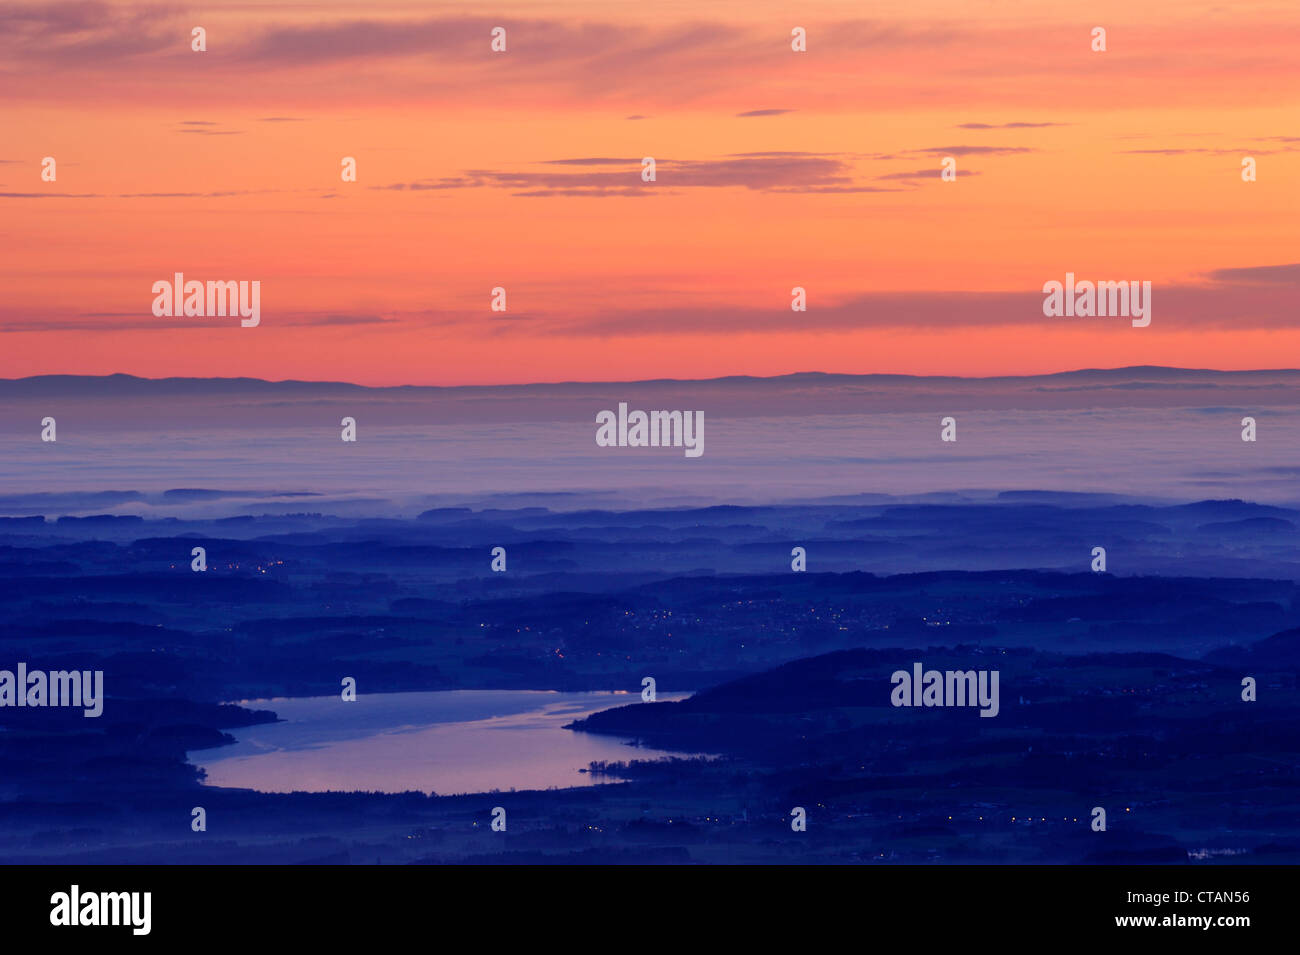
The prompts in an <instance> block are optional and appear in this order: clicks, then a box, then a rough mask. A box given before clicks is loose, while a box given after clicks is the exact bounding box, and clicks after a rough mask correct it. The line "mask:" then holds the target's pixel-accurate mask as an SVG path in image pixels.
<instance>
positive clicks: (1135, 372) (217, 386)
mask: <svg viewBox="0 0 1300 955" xmlns="http://www.w3.org/2000/svg"><path fill="white" fill-rule="evenodd" d="M1280 378H1285V379H1291V378H1294V379H1297V380H1300V369H1295V368H1278V369H1250V370H1244V371H1223V370H1219V369H1211V368H1176V367H1169V366H1163V365H1132V366H1125V367H1121V368H1081V369H1075V370H1072V371H1060V372H1049V373H1046V374H1041V375H993V376H985V377H977V376H970V377H966V376H960V375H906V374H893V373H879V374H877V373H868V374H845V373H838V372H820V371H802V372H792V373H790V374H785V375H769V376H755V375H725V376H720V377H716V378H647V379H635V380H628V381H556V382H523V383H513V384H511V383H506V384H492V385H418V384H404V385H362V384H356V383H353V382H345V381H326V380H320V381H304V380H299V379H284V380H279V381H272V380H269V379H265V378H250V377H247V376H237V377H230V378H225V377H201V378H195V377H181V376H176V377H167V378H144V377H140V376H138V375H130V374H126V373H123V372H117V373H114V374H110V375H66V374H51V375H29V376H26V377H22V378H0V396H15V397H16V396H36V395H41V394H59V395H66V396H69V397H72V396H76V395H78V394H80V395H86V396H90V395H105V394H111V395H118V396H122V397H128V396H131V395H136V394H186V393H191V394H211V393H213V392H226V393H231V392H241V391H242V392H247V393H261V394H266V393H273V392H274V393H301V392H305V391H316V392H331V393H345V392H346V393H355V392H358V391H361V392H378V393H401V394H409V393H411V392H422V391H427V392H437V393H446V392H465V393H472V392H476V391H479V392H481V391H503V392H520V391H529V390H534V389H571V388H575V387H579V388H597V389H600V390H602V391H607V390H609V389H610V388H614V387H649V386H662V385H675V386H718V385H749V386H755V387H763V386H778V387H779V386H782V385H800V384H819V385H851V384H891V383H896V384H909V383H910V384H920V383H925V382H936V383H937V382H954V383H956V382H960V383H966V384H976V383H982V384H991V383H1001V384H1013V383H1029V382H1050V381H1060V382H1087V381H1094V382H1114V381H1160V382H1179V381H1183V382H1187V381H1197V382H1204V381H1206V380H1220V381H1224V382H1231V381H1245V380H1277V379H1280Z"/></svg>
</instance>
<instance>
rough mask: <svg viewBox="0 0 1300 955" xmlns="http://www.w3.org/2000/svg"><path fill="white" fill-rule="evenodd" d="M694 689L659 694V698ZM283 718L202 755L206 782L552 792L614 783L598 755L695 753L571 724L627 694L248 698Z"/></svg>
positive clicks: (196, 758) (196, 756)
mask: <svg viewBox="0 0 1300 955" xmlns="http://www.w3.org/2000/svg"><path fill="white" fill-rule="evenodd" d="M686 695H687V694H661V695H660V696H659V700H660V701H661V702H669V701H672V700H679V699H683V698H685V696H686ZM239 703H240V705H241V706H246V707H250V708H252V709H264V710H273V711H274V712H275V713H276V714H277V715H278V716H279V717H280V718H281V720H283V721H284V722H280V723H268V724H262V725H258V726H247V727H242V728H239V729H235V730H232V731H231V733H232V735H234V736H235V738H236V739H237V740H238V742H237V743H235V744H234V745H233V746H223V747H218V748H216V749H204V750H196V751H194V752H192V753H190V754H189V759H190V762H191V763H193V764H195V765H197V766H199V767H201V768H202V769H204V770H206V772H207V774H208V775H207V779H206V780H205V783H206V785H209V786H225V787H235V788H241V789H255V790H258V791H259V792H281V793H282V792H294V791H300V792H326V791H330V790H333V791H358V790H360V791H373V792H390V793H391V792H407V791H411V790H419V791H421V792H425V793H429V792H436V793H438V794H439V795H449V794H453V793H475V792H489V791H491V790H494V789H496V790H502V791H508V790H511V789H518V790H524V789H551V788H565V787H570V786H590V785H594V784H596V783H598V782H610V781H615V780H614V779H613V778H611V777H607V776H602V777H598V778H593V777H592V776H591V774H589V773H583V772H579V770H582V769H586V768H587V765H588V764H589V763H591V762H592V761H593V760H605V761H610V762H614V761H621V760H629V759H658V758H664V757H668V756H682V755H697V754H682V753H669V752H666V751H664V750H657V749H647V748H643V747H635V746H630V745H628V743H627V741H626V740H621V739H617V738H614V737H609V736H596V735H593V734H590V733H577V732H574V731H573V730H566V729H564V728H563V727H564V724H566V723H569V722H571V721H573V720H575V719H578V718H580V717H583V716H586V715H588V714H590V713H594V712H596V711H598V710H604V709H609V708H610V707H614V706H623V705H625V704H629V703H637V704H638V705H643V706H653V705H655V704H650V703H646V704H642V703H640V696H639V695H638V694H633V693H626V692H617V693H614V692H592V693H559V692H552V691H546V690H445V691H434V692H419V693H372V694H361V695H358V697H357V699H356V701H355V702H351V703H345V702H343V700H342V699H341V698H340V697H339V696H315V697H303V698H296V699H291V698H284V697H280V698H276V699H270V700H241V701H239Z"/></svg>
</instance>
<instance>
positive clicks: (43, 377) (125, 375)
mask: <svg viewBox="0 0 1300 955" xmlns="http://www.w3.org/2000/svg"><path fill="white" fill-rule="evenodd" d="M1122 372H1132V373H1142V372H1187V373H1192V374H1209V375H1260V374H1297V373H1300V369H1297V368H1241V369H1221V368H1182V367H1179V366H1177V365H1120V366H1116V367H1114V368H1074V369H1068V370H1064V371H1052V372H1042V373H1040V374H1026V375H915V374H907V373H904V372H857V373H855V372H826V371H795V372H786V373H784V374H780V375H718V376H715V377H711V378H672V377H664V378H638V379H628V380H621V381H612V380H585V381H583V380H575V379H562V380H560V381H524V382H497V383H493V384H463V385H438V384H416V383H406V384H400V385H363V384H359V383H357V382H351V381H333V380H324V379H302V378H282V379H270V378H258V377H254V376H250V375H232V376H204V377H198V376H192V375H189V376H186V375H170V376H167V377H165V378H149V377H146V376H142V375H133V374H131V373H130V372H120V371H119V372H111V373H109V374H104V375H85V374H76V373H60V372H52V373H47V374H40V375H24V376H23V377H21V378H0V385H6V384H19V383H22V382H42V381H50V380H52V379H75V380H80V381H100V382H107V381H110V380H112V379H129V380H131V381H137V382H149V383H164V382H256V383H260V384H267V385H321V386H343V387H348V388H364V389H366V390H368V391H384V390H400V389H406V388H411V389H414V388H430V389H433V388H436V389H440V390H446V391H450V390H465V389H473V388H478V389H484V388H538V387H560V386H565V385H608V386H613V385H652V384H666V383H678V384H709V383H715V382H727V381H752V382H771V381H780V380H782V379H787V378H811V377H818V378H877V379H879V378H903V379H911V380H916V381H1025V380H1029V379H1034V378H1059V377H1064V376H1067V375H1085V374H1095V373H1107V374H1115V373H1122Z"/></svg>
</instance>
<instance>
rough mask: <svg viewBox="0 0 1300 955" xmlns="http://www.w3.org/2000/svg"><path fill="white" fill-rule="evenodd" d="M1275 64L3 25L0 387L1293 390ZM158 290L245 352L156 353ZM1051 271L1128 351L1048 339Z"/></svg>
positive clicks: (1297, 34) (140, 11)
mask: <svg viewBox="0 0 1300 955" xmlns="http://www.w3.org/2000/svg"><path fill="white" fill-rule="evenodd" d="M976 6H978V7H979V8H980V9H978V10H972V9H971V8H972V7H976ZM1134 8H1140V9H1134ZM498 24H499V25H502V26H504V27H506V29H507V51H506V52H505V53H501V54H497V53H493V52H491V51H490V49H489V42H490V36H489V31H490V29H491V27H492V26H493V25H498ZM193 26H203V27H204V28H205V29H206V30H207V32H208V37H207V45H208V50H207V52H204V53H195V52H192V51H191V50H190V29H191V28H192V27H193ZM794 26H803V27H805V28H806V29H807V31H808V51H807V52H806V53H795V52H793V51H791V49H790V43H789V37H790V30H791V28H792V27H794ZM1094 26H1102V27H1104V28H1106V30H1107V46H1108V49H1107V52H1105V53H1094V52H1092V50H1091V49H1090V42H1091V41H1090V35H1089V34H1090V31H1091V29H1092V28H1093V27H1094ZM1297 50H1300V6H1297V5H1296V4H1295V3H1293V2H1288V3H1273V2H1267V3H1252V2H1244V3H1234V4H1232V5H1222V6H1220V5H1213V4H1198V3H1190V4H1189V3H1174V2H1166V0H1156V2H1152V3H1143V4H1132V3H1128V2H1126V3H1101V4H1098V3H1089V4H1071V3H1057V2H1042V3H1030V2H1023V3H1001V4H993V5H973V4H971V3H969V0H961V2H937V0H928V2H921V3H915V2H909V3H886V4H872V5H870V8H869V9H868V8H867V7H866V6H864V5H862V4H860V3H848V2H814V3H800V4H797V5H788V4H780V3H773V2H766V0H760V2H748V3H730V2H725V3H712V4H710V3H689V4H688V3H656V4H651V5H641V4H630V3H600V4H598V3H590V2H574V0H537V2H532V3H528V4H505V5H501V6H496V7H494V8H493V9H492V10H491V11H490V12H485V7H484V5H482V4H427V3H419V4H382V3H381V4H377V5H370V4H367V5H356V6H352V7H349V6H348V5H345V4H336V3H317V4H308V5H302V4H290V3H280V2H274V0H265V2H251V3H250V2H245V3H238V4H215V5H214V4H207V5H205V6H204V7H203V8H202V10H201V12H196V13H185V12H181V13H171V14H159V13H158V12H156V9H155V8H151V7H148V6H137V5H133V4H127V3H118V2H114V3H106V4H102V5H96V4H80V3H78V4H73V5H66V6H65V5H61V4H57V3H52V4H34V5H24V4H17V5H12V4H0V63H2V64H4V65H3V66H2V67H0V128H3V130H4V135H3V138H2V139H0V244H2V247H3V248H4V250H5V255H4V258H3V260H0V275H2V277H3V281H4V286H5V291H6V294H5V296H4V298H3V300H2V301H0V376H3V377H19V376H24V375H32V374H47V373H86V374H104V373H110V372H130V373H133V374H139V375H146V376H150V377H163V376H167V375H213V376H231V375H253V376H258V377H265V378H273V379H281V378H306V379H330V380H349V381H357V382H361V383H366V384H400V383H421V384H459V383H471V382H472V383H492V382H518V381H554V380H567V379H584V380H609V379H626V378H649V377H711V376H716V375H728V374H755V375H770V374H781V373H784V372H791V371H803V370H821V371H839V372H862V373H867V372H907V373H914V374H962V375H988V374H1020V373H1033V372H1045V371H1058V370H1065V369H1070V368H1078V367H1096V366H1115V365H1127V364H1164V365H1182V366H1194V367H1217V368H1251V367H1266V368H1271V367H1293V366H1295V365H1296V364H1297V362H1296V359H1295V358H1294V356H1295V354H1297V346H1300V331H1298V330H1297V329H1296V328H1295V327H1294V326H1295V322H1294V319H1295V318H1296V316H1297V315H1298V314H1300V265H1296V263H1300V237H1298V230H1297V212H1300V122H1297V118H1296V117H1297V116H1300V110H1298V107H1300V56H1297V55H1296V51H1297ZM755 112H757V113H759V114H760V115H750V116H745V115H741V114H745V113H755ZM629 117H640V118H629ZM949 155H951V156H954V157H955V158H956V161H957V168H958V173H959V177H958V180H957V181H956V182H951V183H945V182H942V181H941V180H940V178H939V169H940V163H941V160H942V158H943V157H944V156H949ZM45 156H52V157H54V158H55V160H56V162H57V180H56V181H55V182H43V181H42V180H41V159H42V158H43V157H45ZM344 156H353V157H356V159H357V164H358V181H357V182H354V183H346V182H342V181H341V180H340V176H339V170H340V160H341V158H342V157H344ZM643 156H653V157H655V158H656V161H657V164H658V171H657V173H658V174H657V181H656V182H655V183H652V184H646V183H642V182H641V179H640V160H641V157H643ZM1243 156H1253V157H1255V158H1256V160H1257V163H1258V181H1257V182H1252V183H1246V182H1243V181H1242V179H1241V175H1240V171H1241V160H1242V157H1243ZM1288 266H1289V268H1288ZM1229 270H1235V271H1229ZM177 271H180V272H184V273H185V274H186V276H187V278H193V279H199V280H207V279H222V280H258V281H260V282H261V295H262V321H261V325H260V326H259V327H257V328H241V327H240V326H239V322H238V320H237V319H233V320H232V319H228V318H188V319H186V318H156V317H154V316H153V314H152V312H151V304H152V301H153V295H152V293H151V287H152V284H153V283H154V282H155V281H158V280H160V279H170V278H171V276H172V274H173V273H174V272H177ZM1067 271H1069V272H1074V273H1075V274H1076V275H1077V276H1078V277H1079V278H1080V279H1131V280H1145V281H1150V282H1152V284H1153V287H1154V291H1153V317H1152V323H1151V325H1150V327H1147V328H1140V329H1139V328H1132V327H1130V326H1129V324H1128V322H1127V321H1125V320H1123V319H1118V320H1117V319H1077V318H1076V319H1063V318H1057V319H1049V318H1045V317H1043V315H1042V312H1041V302H1042V294H1041V291H1040V290H1041V287H1042V285H1043V283H1044V282H1046V281H1049V280H1053V279H1055V280H1061V279H1062V278H1063V277H1064V274H1065V273H1066V272H1067ZM796 285H798V286H802V287H804V288H806V289H807V291H808V299H809V310H808V311H807V312H806V313H795V312H792V311H791V310H790V290H791V288H792V287H793V286H796ZM494 286H503V287H505V288H506V289H507V294H508V303H509V309H508V311H507V312H506V313H504V314H499V313H494V312H492V311H491V310H490V309H489V299H490V290H491V289H492V288H493V287H494Z"/></svg>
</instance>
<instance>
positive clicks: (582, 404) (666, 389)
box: [0, 366, 1300, 427]
mask: <svg viewBox="0 0 1300 955" xmlns="http://www.w3.org/2000/svg"><path fill="white" fill-rule="evenodd" d="M1297 385H1300V370H1295V369H1282V370H1259V371H1254V370H1252V371H1213V370H1199V369H1182V368H1164V367H1158V366H1139V367H1131V368H1115V369H1085V370H1080V371H1070V372H1059V373H1054V374H1047V375H1033V376H1016V377H1012V376H1008V377H993V378H959V377H951V376H919V375H893V374H873V375H847V374H827V373H822V372H804V373H796V374H789V375H779V376H774V377H769V378H759V377H751V376H730V377H724V378H714V379H707V380H676V379H655V380H648V381H634V382H561V383H554V384H520V385H461V386H445V387H441V386H422V385H398V386H384V387H367V386H363V385H356V384H348V383H344V382H310V381H274V382H273V381H264V380H262V379H257V378H162V379H147V378H138V377H135V376H133V375H125V374H115V375H104V376H88V375H39V376H32V377H28V378H18V379H2V380H0V401H3V402H4V405H3V406H0V423H8V422H9V421H11V420H15V419H23V420H25V418H26V416H27V414H28V412H27V407H26V406H27V405H28V404H29V403H31V402H36V403H42V402H43V403H45V404H43V405H42V407H49V405H48V403H49V402H51V401H59V402H64V401H66V402H70V403H72V405H73V406H77V405H78V404H79V403H80V402H99V401H103V400H110V401H113V402H121V403H122V404H121V405H120V406H116V405H115V406H114V407H113V408H112V410H111V411H109V410H108V409H100V410H98V411H97V412H96V413H95V414H94V415H93V416H92V417H93V419H94V420H96V422H97V426H104V427H113V426H115V425H116V426H125V425H128V424H134V423H136V422H135V418H136V417H137V416H138V417H140V418H143V419H145V420H146V421H148V422H153V423H158V422H172V421H176V422H180V421H183V422H184V423H186V424H193V425H194V426H196V427H202V426H204V425H205V424H206V423H212V422H225V423H230V422H231V421H232V419H233V420H240V419H241V417H242V416H244V415H255V416H256V420H257V421H259V422H261V423H263V424H266V425H285V424H297V423H300V422H302V421H303V420H305V419H304V417H303V413H304V411H307V410H310V413H311V415H312V416H313V418H314V417H315V416H316V415H317V414H318V413H319V414H321V415H327V416H332V415H334V414H335V412H336V411H337V412H338V413H340V414H345V413H348V409H352V411H353V412H354V413H355V411H356V409H357V408H358V407H365V408H367V409H369V410H370V411H372V412H373V413H377V414H382V415H384V418H383V420H384V421H385V422H386V423H391V424H403V423H430V422H434V421H441V422H448V423H464V422H479V423H493V422H508V421H528V420H557V419H568V418H574V417H576V418H578V419H585V418H588V417H590V415H591V414H592V413H593V412H594V411H596V410H598V409H599V408H603V407H605V406H606V405H604V404H600V403H601V402H608V401H610V400H619V399H620V398H621V397H623V396H626V397H628V399H629V400H632V401H638V402H642V403H643V405H644V406H650V405H655V406H660V407H679V406H681V403H682V402H683V401H685V402H687V403H688V404H689V403H691V402H694V404H693V405H692V406H693V407H703V408H706V409H707V410H708V411H709V413H710V414H711V415H714V416H722V417H737V418H739V417H755V416H768V415H796V416H798V415H817V414H853V413H859V412H871V411H898V410H916V411H927V412H928V411H938V410H945V411H954V410H956V411H965V410H996V409H1011V408H1028V409H1034V410H1044V411H1046V410H1066V409H1078V408H1093V407H1098V408H1104V407H1142V408H1165V407H1187V406H1193V405H1223V406H1228V405H1237V404H1246V405H1255V406H1260V405H1268V406H1290V405H1295V404H1297V398H1296V386H1297ZM163 398H165V399H167V402H166V403H165V404H161V405H151V404H149V402H150V401H152V400H156V399H163ZM217 402H220V403H221V406H220V407H216V406H214V403H217ZM205 407H206V408H207V411H206V412H205V411H203V409H204V408H205ZM88 410H89V408H88Z"/></svg>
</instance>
